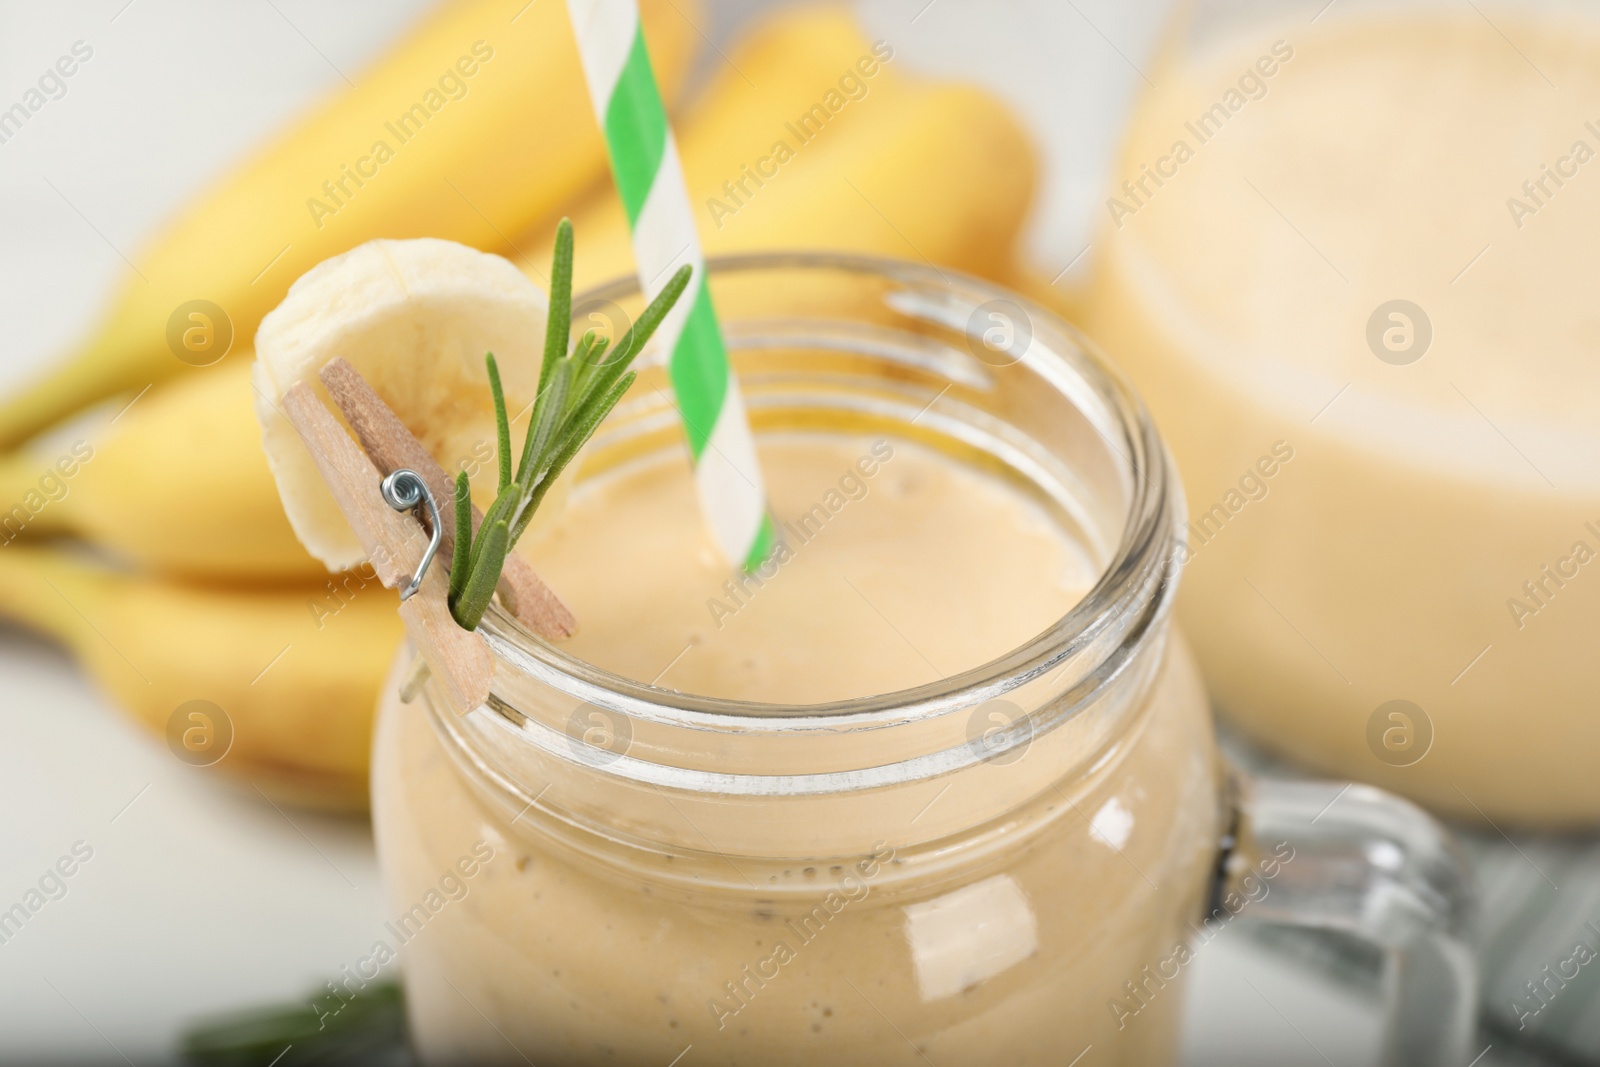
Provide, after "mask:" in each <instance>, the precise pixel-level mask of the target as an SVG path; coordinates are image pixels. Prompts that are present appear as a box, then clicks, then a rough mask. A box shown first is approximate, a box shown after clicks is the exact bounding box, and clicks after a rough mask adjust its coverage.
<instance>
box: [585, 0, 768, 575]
mask: <svg viewBox="0 0 1600 1067" xmlns="http://www.w3.org/2000/svg"><path fill="white" fill-rule="evenodd" d="M567 10H568V12H569V13H570V14H571V16H572V28H573V32H574V33H576V35H577V38H578V52H579V54H580V55H581V56H582V58H583V72H584V76H585V77H586V79H587V80H588V82H589V98H590V100H592V101H593V102H594V110H595V114H596V115H597V116H598V118H599V120H600V125H601V128H602V129H604V131H605V138H606V147H607V149H608V150H609V151H610V153H611V172H612V175H613V176H614V177H615V178H616V183H617V191H618V192H619V193H621V194H622V206H623V208H624V209H625V210H626V211H627V213H628V225H629V227H630V228H631V231H632V233H633V255H634V260H635V261H636V262H637V264H638V268H639V288H640V289H641V290H642V291H643V292H644V294H645V296H646V297H647V298H650V297H654V296H655V294H656V292H657V291H659V289H660V287H661V286H664V285H665V284H666V283H667V282H668V281H669V280H670V279H671V277H672V274H673V271H675V270H676V269H677V268H678V267H679V266H681V265H683V264H685V263H687V264H689V265H690V266H692V267H693V268H694V280H693V281H691V282H690V288H689V292H688V293H686V294H685V299H682V300H679V301H678V303H677V304H676V305H675V306H674V307H673V309H672V310H671V311H670V312H669V313H668V314H667V317H666V318H665V319H664V320H663V321H662V323H661V326H660V327H659V328H658V329H657V330H656V336H657V337H658V338H660V340H661V344H663V345H664V346H666V348H667V351H668V352H670V353H671V355H670V356H669V358H668V363H667V371H668V374H669V375H670V376H671V378H672V388H673V391H674V392H675V393H676V394H677V397H678V411H679V413H680V414H681V415H682V417H683V428H684V431H685V433H686V434H687V435H688V438H689V451H690V453H691V455H692V456H693V458H694V476H695V485H696V487H697V489H698V490H699V495H700V509H701V511H702V512H703V513H704V514H705V518H706V522H707V523H708V524H709V525H710V527H711V533H712V536H713V537H714V538H715V540H716V542H717V544H718V546H719V547H720V548H721V549H722V553H723V555H724V556H725V557H727V559H728V561H729V562H730V563H733V564H735V565H743V566H744V567H745V568H746V569H752V568H754V567H755V566H757V565H758V564H760V563H762V562H763V561H765V560H766V558H767V555H768V553H769V552H771V550H772V546H773V536H774V533H773V527H772V519H771V518H770V516H769V515H768V514H767V494H766V490H765V489H764V488H763V487H762V483H761V469H760V467H759V465H758V464H757V461H756V448H755V438H754V437H753V436H752V435H751V433H750V423H749V420H748V419H747V418H746V416H745V410H744V401H743V400H742V399H740V396H739V386H738V383H737V382H735V381H734V377H733V371H732V368H731V367H730V366H729V364H728V350H727V348H726V347H725V346H724V345H723V342H722V328H721V327H720V326H718V325H717V315H716V311H715V310H714V309H713V308H712V306H711V290H710V288H709V287H708V286H707V284H706V263H705V256H704V255H703V254H702V253H701V251H700V238H699V236H698V235H697V234H696V233H695V228H694V209H693V208H692V207H691V205H690V201H689V191H688V188H687V187H686V186H685V184H684V180H683V165H682V164H681V163H680V162H679V160H678V146H677V142H676V141H675V140H674V139H673V136H672V128H671V127H670V126H669V125H668V124H667V112H666V108H664V107H663V106H662V104H661V92H660V90H659V89H658V88H657V87H656V78H655V73H654V72H653V71H652V70H651V69H650V54H649V52H647V51H646V50H645V44H644V32H643V30H642V29H641V28H640V25H639V9H638V6H637V4H636V0H567Z"/></svg>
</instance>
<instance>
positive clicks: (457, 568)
mask: <svg viewBox="0 0 1600 1067" xmlns="http://www.w3.org/2000/svg"><path fill="white" fill-rule="evenodd" d="M504 454H505V453H502V455H504ZM470 489H471V486H470V485H469V484H468V482H467V472H466V471H460V472H458V473H457V474H456V543H455V548H454V550H453V551H452V552H451V553H450V555H451V560H450V599H449V603H451V604H454V603H455V602H456V601H457V600H458V599H460V597H461V591H462V590H463V589H465V588H466V587H467V574H468V571H469V568H470V567H471V564H472V497H471V495H470Z"/></svg>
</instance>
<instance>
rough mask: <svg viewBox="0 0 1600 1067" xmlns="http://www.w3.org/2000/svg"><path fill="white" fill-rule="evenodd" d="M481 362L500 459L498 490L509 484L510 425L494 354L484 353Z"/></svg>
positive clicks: (497, 452)
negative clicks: (486, 372)
mask: <svg viewBox="0 0 1600 1067" xmlns="http://www.w3.org/2000/svg"><path fill="white" fill-rule="evenodd" d="M483 361H484V363H486V364H487V365H488V367H489V395H490V396H491V397H492V398H493V399H494V429H495V445H496V450H495V451H496V454H497V455H498V456H499V457H500V488H499V490H497V491H504V490H505V487H506V486H508V485H510V484H511V423H510V421H509V420H508V419H507V418H506V393H505V390H504V389H503V388H502V387H501V385H500V366H499V364H497V363H495V361H494V353H493V352H486V353H484V356H483Z"/></svg>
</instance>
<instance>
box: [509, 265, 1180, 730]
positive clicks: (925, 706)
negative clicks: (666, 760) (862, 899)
mask: <svg viewBox="0 0 1600 1067" xmlns="http://www.w3.org/2000/svg"><path fill="white" fill-rule="evenodd" d="M707 269H708V271H709V274H710V276H711V277H712V278H713V279H715V278H717V277H726V276H730V275H736V274H741V273H748V272H756V271H763V270H774V269H784V270H791V271H792V270H813V271H827V272H844V273H854V274H860V275H864V276H872V277H876V278H880V279H887V280H889V281H893V282H897V283H902V284H905V285H907V286H911V287H916V288H919V289H921V290H924V291H941V290H942V291H944V292H946V293H948V294H949V295H950V296H952V297H954V298H957V299H960V300H961V301H962V302H963V303H971V304H972V305H973V306H974V307H976V306H977V305H979V304H982V303H985V302H986V301H990V300H997V299H1001V300H1007V301H1011V302H1013V303H1014V304H1016V305H1017V306H1019V307H1021V308H1022V309H1023V310H1024V311H1025V313H1026V314H1027V315H1028V316H1029V319H1030V320H1031V322H1032V324H1033V335H1032V339H1031V340H1030V343H1029V346H1028V349H1027V351H1026V352H1025V353H1024V354H1023V356H1022V357H1021V358H1020V359H1019V360H1018V362H1019V363H1026V364H1029V365H1030V369H1032V370H1034V371H1035V372H1036V373H1038V374H1039V375H1040V376H1041V377H1042V378H1044V379H1045V380H1046V381H1048V382H1049V383H1051V384H1052V385H1054V386H1055V387H1056V388H1057V389H1058V390H1059V391H1061V392H1062V393H1064V394H1068V395H1069V399H1071V400H1072V402H1073V403H1074V406H1076V407H1078V408H1079V410H1080V411H1081V412H1082V414H1083V415H1084V416H1085V417H1086V419H1087V420H1088V421H1089V422H1090V423H1091V424H1093V425H1094V426H1095V427H1096V429H1097V431H1098V432H1099V434H1100V436H1101V437H1102V438H1103V439H1104V440H1105V442H1106V443H1107V444H1108V445H1109V446H1110V448H1111V449H1112V451H1113V452H1114V453H1115V454H1116V457H1117V462H1118V463H1119V468H1120V473H1121V474H1122V475H1123V476H1124V478H1125V479H1126V481H1127V483H1128V493H1127V508H1126V511H1125V514H1124V515H1123V516H1122V519H1123V522H1122V529H1121V533H1120V536H1119V538H1118V540H1117V543H1116V544H1115V545H1114V547H1113V548H1112V550H1111V552H1110V555H1109V558H1108V559H1107V560H1106V562H1105V564H1104V566H1103V567H1102V569H1101V571H1100V573H1099V577H1098V578H1097V580H1096V582H1095V583H1094V585H1093V586H1092V587H1091V588H1090V589H1089V591H1088V592H1087V593H1085V594H1084V596H1083V597H1082V598H1081V599H1079V600H1078V601H1077V602H1076V603H1075V604H1074V605H1073V606H1072V607H1071V608H1069V609H1068V610H1067V612H1066V613H1065V614H1064V615H1062V616H1061V617H1060V618H1058V619H1057V620H1056V621H1055V622H1053V623H1052V624H1051V625H1049V626H1048V627H1046V628H1045V629H1044V630H1042V631H1040V632H1039V633H1038V634H1036V635H1035V636H1034V637H1032V638H1030V639H1029V640H1028V641H1026V642H1024V643H1023V644H1021V645H1019V646H1018V647H1016V648H1014V649H1012V650H1010V651H1008V652H1006V653H1004V654H1003V655H1001V656H998V657H995V658H994V659H991V660H989V661H988V662H986V663H982V664H979V665H977V666H975V667H971V668H969V669H967V670H964V671H961V672H959V673H956V674H953V675H951V676H949V677H947V678H944V679H942V680H940V681H937V682H930V683H926V684H924V685H920V686H915V687H912V688H907V689H899V690H893V691H890V692H886V693H879V694H872V695H867V696H858V697H850V698H845V699H839V700H832V701H827V702H821V703H814V704H796V703H772V702H763V701H751V700H737V699H732V698H727V697H714V696H705V695H700V694H694V693H685V692H680V691H677V690H673V689H666V688H662V687H659V686H656V685H652V684H649V683H646V682H640V681H638V680H635V679H632V678H628V677H625V676H623V675H620V674H616V673H614V672H611V671H608V670H605V669H604V668H601V667H598V666H596V665H594V664H591V663H588V662H586V661H584V660H582V659H579V658H578V657H576V656H574V655H572V654H570V653H568V652H566V651H564V650H563V649H561V648H560V647H559V646H557V645H553V644H550V643H548V642H546V641H544V640H543V639H541V638H539V637H538V636H536V635H535V634H533V633H532V632H531V631H529V630H528V629H526V628H525V627H524V626H523V625H522V624H521V623H520V622H519V621H518V620H517V619H516V618H515V616H513V615H512V614H510V613H509V612H506V611H505V610H503V609H502V608H501V607H500V606H499V605H498V604H492V605H491V606H490V609H489V611H488V612H487V613H486V614H485V616H484V619H483V624H482V628H481V632H482V633H483V635H484V636H485V638H486V639H487V641H488V643H489V645H490V648H491V650H492V651H493V652H494V653H495V655H496V656H498V657H500V658H502V659H504V660H506V661H508V662H509V663H510V664H512V665H513V666H514V667H516V668H517V669H519V670H521V671H523V672H525V673H527V674H529V675H531V676H532V677H533V678H534V679H536V680H537V681H539V682H541V683H543V684H545V685H548V686H551V687H552V688H554V689H556V690H558V691H561V692H564V693H566V694H567V695H568V696H572V697H575V698H577V699H579V700H581V701H583V702H585V703H587V704H591V705H594V706H596V707H600V708H604V709H606V710H608V711H611V712H615V713H619V714H622V715H627V716H630V717H632V718H636V719H640V720H645V721H655V722H660V723H662V724H665V725H671V726H678V727H688V728H693V729H702V730H711V731H716V732H752V731H755V732H777V733H781V732H788V731H804V730H815V729H829V730H840V729H845V730H853V729H872V728H878V727H883V726H890V725H894V724H897V723H902V722H909V721H913V720H917V719H927V718H931V717H937V716H940V715H944V714H947V713H950V712H953V711H958V710H962V709H967V708H971V707H973V706H974V705H976V704H981V703H983V702H985V701H989V700H993V699H995V698H997V697H1002V696H1004V695H1005V694H1006V693H1009V692H1011V691H1013V690H1015V689H1017V688H1019V687H1021V686H1024V685H1026V684H1028V683H1029V682H1032V681H1034V680H1036V679H1038V678H1040V677H1042V676H1044V675H1046V674H1049V673H1051V672H1053V671H1055V670H1057V669H1059V668H1060V667H1061V666H1063V665H1064V664H1066V663H1068V662H1071V661H1072V660H1073V658H1074V657H1076V656H1079V655H1082V654H1083V653H1084V652H1085V651H1086V650H1090V649H1094V648H1096V647H1097V646H1103V644H1104V642H1103V638H1104V636H1105V635H1106V634H1107V633H1108V632H1112V633H1115V632H1123V633H1127V634H1131V637H1130V638H1129V640H1137V639H1138V638H1140V637H1142V636H1143V635H1144V634H1145V633H1146V632H1147V631H1148V630H1150V629H1151V627H1152V624H1153V623H1155V622H1156V621H1158V620H1160V619H1161V618H1164V617H1165V615H1166V612H1167V610H1168V608H1169V607H1170V602H1171V599H1172V596H1173V594H1174V592H1175V591H1176V584H1177V577H1178V572H1179V569H1180V565H1181V560H1180V558H1179V556H1180V554H1181V546H1180V544H1179V542H1178V537H1177V533H1178V528H1179V526H1180V525H1181V523H1182V518H1181V516H1182V511H1183V506H1182V490H1181V488H1180V487H1179V486H1178V484H1177V482H1176V480H1175V478H1174V477H1173V471H1172V468H1171V464H1170V461H1169V459H1168V457H1167V453H1166V449H1165V446H1164V445H1163V444H1162V442H1161V439H1160V436H1159V434H1158V432H1157V431H1156V428H1155V426H1154V424H1153V423H1152V421H1151V419H1150V416H1149V414H1148V412H1147V411H1146V410H1145V407H1144V404H1143V402H1142V401H1141V400H1140V399H1139V397H1138V395H1137V394H1136V393H1135V392H1134V390H1133V388H1132V386H1131V385H1130V384H1129V383H1128V381H1127V380H1126V379H1125V378H1124V377H1123V376H1122V374H1121V373H1120V372H1119V371H1118V370H1117V369H1116V368H1115V367H1114V366H1112V365H1111V363H1110V361H1109V360H1108V359H1107V358H1106V357H1105V356H1104V355H1103V354H1102V353H1101V352H1100V351H1099V349H1098V348H1097V347H1096V346H1095V344H1094V342H1093V341H1091V340H1090V339H1089V338H1087V337H1086V336H1084V335H1083V334H1082V333H1081V332H1080V331H1078V329H1077V328H1076V327H1074V326H1072V325H1071V324H1069V323H1068V322H1066V321H1065V320H1064V319H1062V318H1061V317H1060V316H1059V315H1057V314H1056V313H1054V312H1052V311H1050V310H1048V309H1047V308H1045V307H1043V306H1042V305H1040V304H1038V303H1037V302H1035V301H1033V300H1031V299H1029V298H1027V297H1025V296H1022V295H1020V294H1017V293H1015V292H1012V291H1010V290H1008V289H1005V288H1003V287H1001V286H999V285H996V284H994V283H992V282H989V281H986V280H983V279H980V278H976V277H973V276H971V275H968V274H964V273H961V272H959V271H955V270H952V269H949V268H941V267H935V266H933V265H932V264H931V263H930V264H928V265H922V264H917V263H911V262H908V261H903V260H896V259H890V258H885V257H878V256H868V255H858V254H853V253H833V252H802V251H782V252H761V253H745V254H738V255H726V256H715V257H710V258H709V259H708V261H707ZM638 293H639V284H638V281H637V279H636V278H631V277H630V278H620V279H615V280H612V281H609V282H605V283H602V284H600V285H597V286H595V287H593V288H591V289H588V290H586V291H584V292H582V293H579V294H577V295H576V296H575V297H574V301H573V303H574V307H575V308H577V307H581V306H583V305H585V304H598V303H616V302H619V301H621V300H625V299H628V298H636V297H637V296H638ZM1041 326H1043V327H1044V328H1043V329H1041V328H1040V327H1041ZM1043 341H1048V342H1049V343H1042V342H1043ZM1073 386H1076V388H1073ZM1083 386H1087V387H1088V390H1087V396H1085V390H1084V388H1083ZM1089 398H1092V399H1093V400H1094V401H1096V402H1097V403H1098V406H1099V408H1100V411H1098V412H1094V411H1088V410H1084V408H1083V404H1082V403H1080V400H1083V399H1089ZM1123 643H1124V642H1118V644H1119V645H1120V644H1123ZM1105 660H1106V663H1105V664H1104V666H1105V667H1107V668H1108V669H1107V670H1105V671H1098V672H1097V671H1094V670H1091V671H1089V672H1088V673H1090V674H1099V675H1102V677H1100V679H1099V681H1100V683H1101V684H1097V685H1095V686H1094V687H1093V689H1092V690H1091V691H1088V692H1082V693H1081V699H1079V700H1075V701H1074V705H1075V707H1081V706H1084V705H1087V703H1089V702H1090V701H1091V700H1092V699H1093V697H1094V693H1095V692H1098V690H1099V689H1100V688H1101V685H1102V684H1104V683H1105V682H1106V681H1109V679H1110V676H1114V675H1115V674H1119V673H1120V672H1121V666H1122V665H1123V663H1124V661H1125V657H1118V656H1116V650H1115V649H1111V650H1107V651H1106V652H1105ZM1113 661H1114V662H1113ZM1095 666H1101V665H1100V664H1097V665H1095ZM496 700H497V698H494V697H491V703H492V704H493V703H495V702H496ZM1070 713H1071V711H1070V710H1068V711H1067V713H1066V714H1063V715H1060V717H1062V718H1065V717H1068V716H1069V715H1070ZM1053 717H1054V716H1053Z"/></svg>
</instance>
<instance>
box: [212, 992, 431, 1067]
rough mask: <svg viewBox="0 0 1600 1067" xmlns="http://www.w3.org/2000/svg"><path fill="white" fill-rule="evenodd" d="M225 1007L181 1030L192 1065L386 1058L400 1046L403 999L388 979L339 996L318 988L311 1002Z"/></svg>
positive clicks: (252, 1066) (247, 1066)
mask: <svg viewBox="0 0 1600 1067" xmlns="http://www.w3.org/2000/svg"><path fill="white" fill-rule="evenodd" d="M317 1001H321V1002H322V1003H321V1006H319V1007H311V1006H307V1005H305V1004H284V1005H281V1006H277V1005H274V1006H270V1007H262V1008H254V1009H248V1010H245V1011H241V1012H229V1013H227V1014H225V1015H220V1016H213V1017H211V1018H208V1019H203V1020H201V1021H200V1022H199V1023H198V1024H197V1025H196V1026H194V1027H193V1028H192V1029H190V1030H189V1031H188V1032H187V1033H185V1034H184V1035H183V1038H182V1056H183V1061H184V1062H185V1063H188V1064H192V1065H194V1067H269V1065H271V1064H276V1065H277V1067H296V1065H300V1067H305V1065H309V1064H319V1065H320V1064H338V1063H358V1062H359V1063H368V1062H389V1060H390V1058H392V1057H394V1056H396V1055H403V1054H404V1051H405V1047H406V1034H405V998H404V997H403V996H402V994H401V990H400V987H399V986H398V985H396V984H394V983H393V982H385V983H382V984H374V985H370V986H368V987H367V988H366V989H363V990H362V991H361V992H360V993H358V994H356V995H355V996H354V997H352V998H350V999H348V1000H344V999H341V998H339V997H338V996H337V995H335V994H329V993H323V992H320V991H319V992H318V994H317V995H316V997H314V998H313V1003H315V1002H317Z"/></svg>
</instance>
